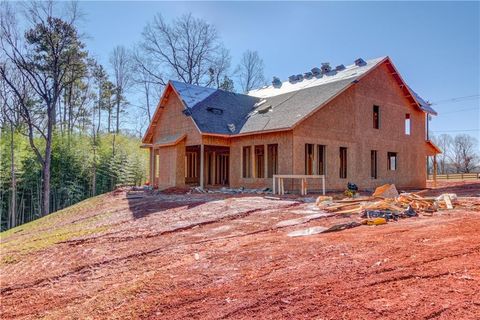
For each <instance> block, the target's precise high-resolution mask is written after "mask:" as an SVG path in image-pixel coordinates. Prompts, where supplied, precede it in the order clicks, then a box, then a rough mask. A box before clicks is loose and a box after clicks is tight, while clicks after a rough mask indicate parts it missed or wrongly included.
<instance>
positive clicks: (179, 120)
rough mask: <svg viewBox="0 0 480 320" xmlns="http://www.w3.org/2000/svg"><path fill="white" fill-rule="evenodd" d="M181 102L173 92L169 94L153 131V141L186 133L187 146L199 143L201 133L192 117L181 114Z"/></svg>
mask: <svg viewBox="0 0 480 320" xmlns="http://www.w3.org/2000/svg"><path fill="white" fill-rule="evenodd" d="M183 109H184V106H183V103H182V102H181V101H180V99H179V98H178V96H177V95H176V94H174V93H173V92H172V93H171V94H170V95H169V97H168V101H167V103H165V105H164V106H163V109H161V114H160V117H159V119H158V122H157V125H156V127H155V130H154V133H153V143H156V141H158V140H159V139H160V137H165V136H169V135H173V134H178V133H180V134H186V139H185V144H186V145H188V146H193V145H199V144H200V143H201V141H202V137H201V134H200V132H199V130H198V129H197V127H196V125H195V123H194V122H193V120H192V118H191V117H189V116H186V115H184V114H183V112H182V111H183Z"/></svg>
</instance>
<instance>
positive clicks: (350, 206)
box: [316, 185, 457, 224]
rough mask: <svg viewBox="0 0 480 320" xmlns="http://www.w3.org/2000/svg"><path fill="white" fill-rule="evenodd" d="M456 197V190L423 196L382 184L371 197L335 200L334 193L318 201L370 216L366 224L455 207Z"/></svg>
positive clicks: (331, 208) (320, 204) (323, 206)
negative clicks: (451, 192) (452, 192)
mask: <svg viewBox="0 0 480 320" xmlns="http://www.w3.org/2000/svg"><path fill="white" fill-rule="evenodd" d="M456 201H457V196H456V195H455V194H442V195H440V196H439V197H421V196H419V195H417V194H415V193H401V194H399V193H398V191H397V189H396V188H395V185H383V186H381V187H378V188H377V189H376V190H375V192H374V193H373V195H372V196H370V197H358V198H346V199H342V200H333V198H332V197H327V196H320V197H318V199H317V202H316V205H317V206H318V207H319V208H320V209H322V210H324V211H326V212H329V213H334V214H360V215H361V216H362V217H363V218H366V219H367V220H366V221H365V224H382V223H385V222H386V221H388V220H398V219H399V218H408V217H413V216H417V215H418V214H419V213H421V214H422V215H431V214H433V212H436V211H438V210H441V209H453V206H454V204H455V203H456ZM378 218H381V219H378ZM384 220H385V221H384Z"/></svg>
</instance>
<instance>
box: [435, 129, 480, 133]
mask: <svg viewBox="0 0 480 320" xmlns="http://www.w3.org/2000/svg"><path fill="white" fill-rule="evenodd" d="M474 131H480V129H466V130H438V131H437V130H432V132H474Z"/></svg>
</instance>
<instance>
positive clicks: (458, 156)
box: [451, 134, 478, 173]
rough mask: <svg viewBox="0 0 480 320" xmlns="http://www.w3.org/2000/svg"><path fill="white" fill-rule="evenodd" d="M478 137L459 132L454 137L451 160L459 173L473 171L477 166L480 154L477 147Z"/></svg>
mask: <svg viewBox="0 0 480 320" xmlns="http://www.w3.org/2000/svg"><path fill="white" fill-rule="evenodd" d="M477 145H478V141H477V139H475V138H474V137H472V136H470V135H468V134H459V135H457V136H455V138H454V139H453V145H452V154H451V162H452V165H453V166H454V167H455V170H456V171H457V173H469V172H472V170H474V169H475V168H476V166H477V163H476V162H477V160H478V155H477V154H476V152H475V149H476V147H477Z"/></svg>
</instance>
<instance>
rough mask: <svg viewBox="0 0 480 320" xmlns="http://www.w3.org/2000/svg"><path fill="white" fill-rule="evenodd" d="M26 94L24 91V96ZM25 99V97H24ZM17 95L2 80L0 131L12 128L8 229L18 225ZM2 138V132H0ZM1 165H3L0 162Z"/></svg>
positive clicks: (0, 81)
mask: <svg viewBox="0 0 480 320" xmlns="http://www.w3.org/2000/svg"><path fill="white" fill-rule="evenodd" d="M23 94H25V92H23V91H22V95H23ZM23 98H24V99H25V96H24V97H23ZM17 99H18V98H17V97H16V95H14V94H12V92H11V89H10V87H9V86H8V85H7V84H6V82H5V80H3V79H2V78H0V106H1V108H0V131H2V128H5V129H6V128H7V126H8V127H10V141H9V142H10V192H11V194H10V206H9V211H8V219H7V228H13V227H15V226H16V224H17V198H16V197H17V179H16V167H15V145H14V136H15V131H16V129H17V127H19V126H20V123H21V122H20V119H19V114H18V105H19V103H18V102H19V101H18V100H17ZM0 136H1V132H0ZM0 165H2V163H1V161H0Z"/></svg>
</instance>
